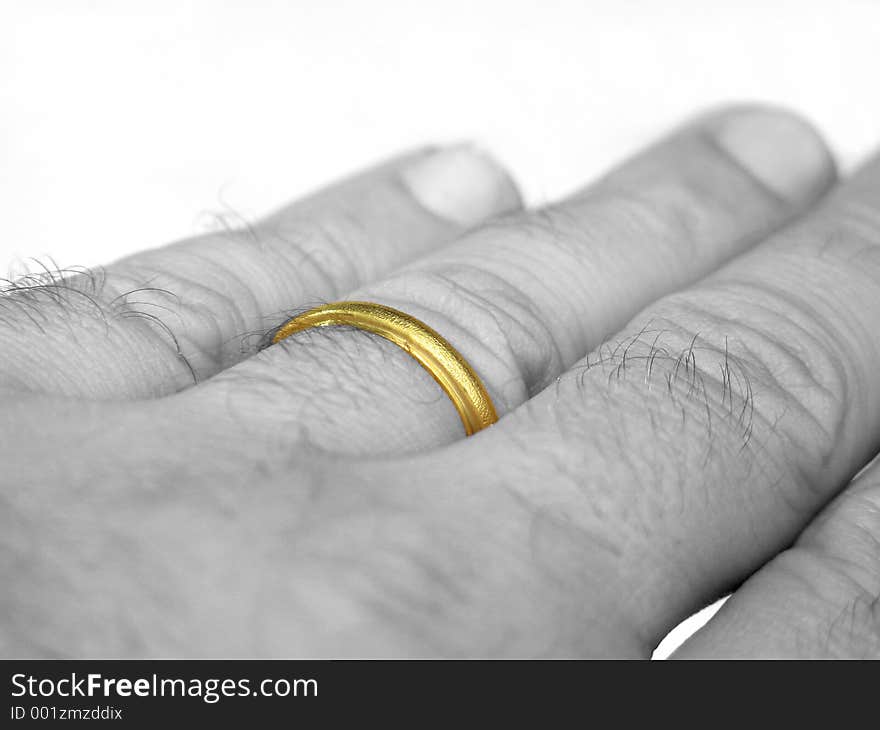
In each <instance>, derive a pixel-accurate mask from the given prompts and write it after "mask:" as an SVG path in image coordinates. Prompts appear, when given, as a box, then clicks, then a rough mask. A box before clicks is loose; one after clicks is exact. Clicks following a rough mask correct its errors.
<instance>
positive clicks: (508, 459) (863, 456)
mask: <svg viewBox="0 0 880 730" xmlns="http://www.w3.org/2000/svg"><path fill="white" fill-rule="evenodd" d="M878 191H880V161H878V160H875V161H874V162H873V163H871V164H869V165H868V166H866V167H865V168H864V169H863V170H862V171H861V172H860V173H858V174H857V175H856V176H855V177H854V178H853V179H852V180H850V181H849V182H847V183H846V184H845V185H843V186H842V187H840V188H839V189H838V190H837V191H836V192H835V194H834V195H833V196H832V197H831V198H830V199H829V200H828V201H827V202H826V203H825V204H823V205H822V206H820V207H819V208H818V209H817V210H816V211H815V212H814V213H812V214H811V215H810V216H808V217H806V218H804V219H802V220H801V221H799V222H798V223H796V224H795V225H793V226H791V227H790V228H789V229H787V230H786V231H784V232H782V233H780V234H779V235H776V236H774V237H773V238H772V239H770V240H768V241H767V242H765V243H763V244H761V245H760V246H758V247H757V248H755V249H754V250H752V251H750V252H749V253H747V254H745V255H743V256H741V257H740V258H738V259H736V260H734V261H732V262H731V263H730V264H728V265H726V266H724V267H722V268H721V269H720V270H719V271H717V272H715V273H714V274H713V275H711V276H709V277H707V278H706V279H704V280H703V281H702V282H700V283H699V284H698V285H696V286H693V287H691V288H689V289H687V290H683V291H681V292H678V293H676V294H673V295H671V296H668V297H666V298H664V299H662V300H660V301H658V302H657V303H655V304H654V305H652V306H651V307H649V308H648V309H647V310H645V311H644V312H642V313H641V314H640V315H639V316H638V317H637V318H636V319H635V320H633V322H632V323H631V324H630V325H629V326H627V328H625V330H624V331H623V333H621V334H620V335H618V336H615V337H614V338H613V339H612V341H611V343H612V344H611V345H610V346H606V347H602V348H599V349H598V350H597V351H596V352H595V353H593V354H592V355H591V357H589V358H588V359H586V360H585V361H583V362H582V363H580V364H579V365H578V366H577V367H575V368H573V369H572V370H571V371H569V372H568V373H567V374H566V375H565V376H564V377H563V378H561V379H560V381H559V382H558V383H557V384H555V385H554V386H553V387H551V388H548V389H547V390H545V391H544V392H543V393H541V394H540V395H539V396H537V397H536V398H534V399H533V400H532V401H530V402H529V404H528V406H527V408H524V409H522V410H521V411H519V412H518V413H516V414H514V415H513V416H512V417H511V418H510V419H507V421H506V422H502V423H499V424H498V425H497V426H496V427H495V428H493V429H491V430H490V431H489V432H487V433H486V434H485V437H484V438H479V437H480V436H482V435H483V434H479V435H478V437H477V438H476V439H472V440H471V441H473V442H474V443H472V444H464V445H462V447H461V450H460V451H456V452H454V453H453V454H450V455H449V457H450V458H451V459H452V460H453V461H454V462H456V463H462V464H470V463H473V460H474V459H477V458H487V459H489V460H493V459H494V461H495V463H497V464H503V465H504V466H503V468H502V469H501V474H500V475H499V477H498V478H499V479H502V480H507V481H508V482H509V483H511V484H514V485H515V486H516V488H517V489H518V490H521V493H522V497H523V499H524V500H527V501H529V502H531V503H533V505H534V508H535V509H536V510H539V509H544V508H546V509H548V510H551V511H553V512H554V513H561V514H563V515H565V518H566V519H570V520H574V521H576V522H577V524H579V525H580V526H581V529H582V531H583V533H584V534H585V535H591V536H595V540H596V550H595V554H594V558H593V561H591V562H590V564H589V565H586V566H584V570H585V571H587V575H589V576H590V581H591V585H594V586H595V588H596V591H597V593H598V594H600V595H602V596H604V597H605V598H606V600H607V601H608V603H607V607H608V610H617V611H622V612H624V615H626V616H628V620H629V622H630V625H631V628H632V631H633V632H634V634H635V635H636V636H637V637H638V638H639V641H641V642H644V645H643V647H642V648H643V649H645V650H650V649H652V648H653V646H654V645H655V644H654V642H658V641H659V640H660V639H661V638H662V637H663V636H664V635H665V634H666V632H667V631H668V630H669V629H670V628H672V627H673V626H674V625H675V624H676V623H678V622H679V621H680V620H681V619H683V618H684V617H685V616H687V615H689V614H690V613H692V612H693V611H694V610H696V609H697V608H698V607H699V606H701V605H705V604H706V603H707V602H709V601H710V600H712V599H714V598H715V597H717V596H720V595H724V594H725V593H727V592H729V591H730V590H731V589H732V588H733V587H734V586H735V585H736V584H737V583H739V582H740V581H742V580H743V579H744V578H745V577H746V576H747V575H749V574H750V573H751V572H753V571H754V570H755V569H757V568H758V567H759V566H760V565H762V564H763V563H764V562H765V561H766V560H768V559H770V558H771V557H772V556H773V555H775V554H776V553H777V552H778V551H780V550H782V549H784V548H785V547H786V546H787V545H789V544H790V543H791V541H792V540H793V539H794V537H795V535H796V534H797V532H799V531H800V530H801V529H802V528H803V527H804V525H805V524H806V523H807V521H808V520H809V519H810V517H811V516H812V515H813V514H814V513H815V511H816V510H817V509H819V508H820V507H821V505H822V504H823V503H824V502H825V501H827V500H828V499H829V498H830V497H831V496H832V495H833V494H834V493H835V492H836V491H837V490H839V489H840V488H841V487H842V486H843V485H844V484H846V482H847V481H848V480H849V479H850V478H851V477H852V476H853V475H854V473H855V472H856V471H858V469H859V468H860V467H861V466H862V465H864V464H865V463H866V462H867V460H868V459H869V458H871V457H872V456H873V454H875V453H876V452H877V450H878V448H880V369H878V367H877V363H878V361H880V337H878V334H877V321H878V319H880V195H878ZM512 442H513V443H515V444H517V445H518V446H519V451H517V452H515V453H514V452H513V451H512V450H511V448H510V445H511V443H512ZM422 468H424V469H430V468H431V467H430V466H423V467H422ZM551 475H552V476H551ZM601 546H606V547H601ZM608 546H610V547H608Z"/></svg>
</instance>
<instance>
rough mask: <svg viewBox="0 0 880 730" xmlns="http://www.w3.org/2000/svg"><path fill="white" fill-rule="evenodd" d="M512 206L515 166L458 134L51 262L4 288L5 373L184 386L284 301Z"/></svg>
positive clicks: (41, 379)
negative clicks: (266, 210) (234, 215)
mask: <svg viewBox="0 0 880 730" xmlns="http://www.w3.org/2000/svg"><path fill="white" fill-rule="evenodd" d="M518 206H519V197H518V193H517V192H516V189H515V187H514V185H513V183H512V182H511V180H510V178H509V177H508V176H507V174H506V173H505V172H504V171H502V170H501V168H500V167H498V165H497V164H496V163H495V162H493V161H492V160H490V159H489V158H487V157H486V156H484V155H482V154H480V153H478V152H476V151H475V150H473V149H472V148H470V147H465V146H459V147H452V148H448V149H441V150H433V151H422V152H417V153H414V154H410V155H407V156H404V157H401V158H398V159H395V160H393V161H391V162H389V163H387V164H385V165H383V166H381V167H378V168H376V169H373V170H369V171H367V172H364V173H362V174H360V175H358V176H356V177H354V178H352V179H350V180H346V181H343V182H341V183H338V184H336V185H333V186H331V187H329V188H327V189H326V190H323V191H321V192H319V193H317V194H315V195H312V196H311V197H308V198H306V199H304V200H301V201H299V202H297V203H294V204H292V205H290V206H288V207H286V208H284V209H283V210H281V211H279V212H278V213H275V214H274V215H270V216H269V217H267V218H265V219H263V220H262V221H260V222H259V223H257V224H255V225H253V226H245V227H243V228H240V229H236V230H230V231H226V232H221V233H210V234H207V235H203V236H199V237H197V238H194V239H189V240H186V241H183V242H180V243H175V244H172V245H170V246H165V247H163V248H158V249H155V250H151V251H146V252H142V253H139V254H136V255H134V256H131V257H129V258H126V259H123V260H122V261H119V262H117V263H115V264H112V265H111V266H109V267H107V269H106V270H104V271H100V272H92V273H90V274H83V275H79V276H72V277H67V278H64V276H63V275H64V272H60V273H55V272H46V273H47V275H48V276H43V277H38V278H37V280H36V281H31V282H24V286H22V285H21V284H19V285H18V286H15V287H13V288H12V291H10V292H8V293H7V296H6V297H5V299H4V300H3V302H2V303H3V304H5V305H6V306H4V307H3V309H2V314H3V315H4V319H5V320H6V323H7V326H6V327H0V350H3V351H4V358H3V361H2V371H3V372H4V374H5V382H6V383H8V384H10V385H13V386H15V387H19V388H25V389H29V390H41V391H53V392H62V393H65V394H68V395H85V396H94V397H100V398H111V397H113V398H118V397H147V396H155V395H160V394H164V393H168V392H173V391H175V390H179V389H180V388H183V387H185V386H186V385H187V384H189V385H191V384H192V383H193V381H194V380H195V381H198V380H202V379H204V378H206V377H208V376H210V375H212V374H214V373H215V372H217V371H219V370H221V369H223V368H225V367H228V366H229V365H231V364H233V363H235V362H237V361H239V360H241V359H242V358H243V357H245V356H246V355H247V354H249V353H251V352H253V351H254V350H255V348H256V345H257V343H258V342H259V339H260V334H262V333H264V332H265V331H266V330H267V329H268V328H270V327H271V326H273V324H274V323H276V322H277V320H278V318H279V317H281V316H283V314H282V313H283V312H284V311H287V310H288V309H289V307H290V304H291V302H304V301H320V300H324V299H328V298H334V297H337V296H338V295H339V294H340V293H341V292H343V291H347V290H349V289H351V288H352V287H355V286H358V285H359V284H362V283H364V282H367V281H370V280H371V279H373V278H376V277H378V276H380V275H382V274H384V273H385V272H387V271H388V270H390V269H391V268H393V267H395V266H397V265H400V264H402V263H404V262H406V261H407V260H409V259H411V258H413V257H416V256H419V255H420V254H423V253H424V252H426V251H429V250H431V249H434V248H436V247H437V246H438V245H440V244H441V243H443V242H446V241H448V240H450V239H452V238H453V237H454V236H455V235H457V234H459V233H461V231H463V230H464V229H466V228H467V227H469V226H471V225H473V224H475V223H477V222H479V221H480V220H482V219H484V218H486V217H488V216H491V215H493V214H496V213H500V212H504V211H508V210H511V209H513V208H516V207H518ZM33 284H37V286H33Z"/></svg>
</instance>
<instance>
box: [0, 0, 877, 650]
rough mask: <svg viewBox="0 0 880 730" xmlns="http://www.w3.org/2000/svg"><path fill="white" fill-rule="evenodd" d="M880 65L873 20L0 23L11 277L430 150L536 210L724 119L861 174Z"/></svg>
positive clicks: (224, 16)
mask: <svg viewBox="0 0 880 730" xmlns="http://www.w3.org/2000/svg"><path fill="white" fill-rule="evenodd" d="M878 57H880V2H878V1H876V0H875V1H873V2H872V1H870V0H864V1H861V2H857V1H855V0H850V1H848V2H847V1H844V0H837V1H836V2H824V3H820V2H809V1H808V0H799V1H798V2H781V1H778V2H768V1H764V2H758V1H757V0H740V1H739V2H733V0H728V1H727V2H708V1H705V0H704V1H703V2H697V1H696V0H691V1H688V0H677V1H674V0H669V1H667V2H657V3H653V2H644V1H643V2H636V1H635V0H616V1H615V2H584V1H581V2H575V1H570V2H568V1H565V2H564V1H561V0H543V2H518V1H516V0H498V1H492V2H488V1H487V2H479V0H470V2H461V3H460V2H454V1H453V0H444V1H443V2H424V1H422V2H410V3H404V2H392V1H391V0H385V1H384V2H372V3H370V2H354V1H351V2H344V1H342V0H321V1H319V0H311V1H309V0H299V2H296V1H291V2H272V1H270V0H261V1H258V0H251V1H250V2H243V1H241V0H238V1H232V0H227V1H226V2H183V1H182V0H176V1H175V2H161V1H159V0H152V1H151V2H124V1H121V0H120V1H116V2H110V1H109V0H93V1H88V0H63V1H62V0H56V1H55V2H50V1H48V0H42V1H34V0H19V1H17V2H16V1H15V0H0V216H2V218H0V220H2V225H0V268H2V267H3V266H4V265H5V264H7V263H9V264H10V265H12V264H14V261H15V260H16V259H24V258H26V257H30V256H38V257H39V256H45V255H52V256H53V257H54V259H55V260H56V261H57V262H58V264H59V265H62V266H69V265H94V264H100V263H104V262H106V261H109V260H112V259H114V258H117V257H119V256H121V255H123V254H126V253H130V252H132V251H134V250H137V249H140V248H144V247H148V246H154V245H157V244H160V243H162V242H166V241H169V240H171V239H175V238H180V237H183V236H186V235H189V234H192V233H195V232H198V231H202V230H205V229H206V228H207V227H210V226H213V225H216V220H215V218H214V216H215V215H216V214H221V215H224V216H232V217H235V216H238V215H243V216H245V217H246V218H252V217H254V216H256V215H258V214H260V213H261V212H264V211H266V210H268V209H271V208H274V207H276V206H277V205H279V204H281V203H283V202H284V201H285V200H287V199H289V198H291V197H293V196H296V195H297V194H300V193H303V192H306V191H308V190H309V189H310V188H313V187H315V186H316V185H318V184H320V183H323V182H326V181H328V180H330V179H332V178H334V177H337V176H340V175H343V174H345V173H346V172H347V171H349V170H351V169H353V168H356V167H358V166H361V165H365V164H367V163H369V162H370V161H373V160H376V159H378V158H381V157H383V156H385V155H388V154H391V153H393V152H395V151H397V150H399V149H400V148H403V147H407V146H411V145H419V144H422V143H426V142H448V141H457V140H462V139H470V140H475V141H477V142H478V143H481V144H482V145H484V146H486V147H487V148H489V149H490V150H492V151H493V152H494V153H495V155H496V156H498V157H499V158H500V159H501V160H503V161H504V162H505V163H506V164H507V165H508V166H509V167H510V169H511V170H512V171H513V172H514V174H515V175H516V177H517V178H518V180H519V181H520V183H521V185H522V188H523V190H524V191H525V193H526V196H527V198H528V201H529V202H530V203H533V204H534V203H540V202H542V201H545V200H547V199H550V198H553V197H555V196H557V195H559V194H561V193H564V192H565V191H567V190H568V189H570V188H572V187H574V186H576V185H578V184H579V183H581V182H583V181H585V180H586V179H587V178H589V177H591V176H593V175H595V174H596V173H598V172H600V171H601V170H602V169H603V168H604V167H606V166H607V165H609V164H610V163H612V162H613V161H614V160H616V159H618V158H619V157H621V156H623V155H625V154H628V153H629V152H631V151H632V150H633V148H634V147H636V146H638V145H641V144H644V143H645V142H647V141H648V140H649V139H650V138H651V137H652V136H654V135H656V134H657V133H659V132H660V131H662V130H663V129H664V128H666V127H668V126H669V125H671V124H673V123H674V122H676V121H678V120H679V119H680V118H682V117H683V116H687V115H689V114H692V113H693V112H694V111H696V110H697V109H699V108H701V107H703V106H705V105H709V104H714V103H719V102H724V101H729V100H744V99H745V100H765V101H772V102H775V103H781V104H786V105H790V106H792V107H794V108H796V109H798V110H800V111H802V112H804V113H806V114H807V115H808V116H810V117H811V118H812V119H813V120H814V121H815V122H816V123H817V124H818V126H819V128H820V129H821V130H822V131H824V133H825V134H826V136H827V137H828V139H829V140H830V142H831V143H832V146H833V147H834V149H835V150H836V152H837V154H838V158H839V160H840V162H841V164H842V166H843V168H844V169H850V168H851V167H852V166H853V165H854V164H856V163H857V162H858V161H859V160H860V159H862V158H863V157H864V156H865V155H866V154H867V153H868V151H869V150H870V149H871V147H872V146H873V145H874V144H875V143H876V142H877V141H878V140H880V84H878V72H880V63H878V60H880V58H878ZM13 268H14V269H20V264H15V265H14V266H13ZM0 273H3V272H2V271H0ZM704 617H705V614H704ZM694 623H695V622H694V621H692V622H690V624H689V625H688V626H686V627H684V628H682V629H680V630H679V631H677V632H676V633H675V636H673V637H672V638H671V639H669V640H668V641H667V642H665V643H664V645H663V647H662V649H661V651H660V654H665V653H666V652H667V651H668V650H669V648H670V647H671V646H673V645H674V644H675V642H676V641H678V640H680V638H681V636H683V635H684V634H685V633H686V631H687V630H688V629H689V628H691V627H692V626H693V625H694Z"/></svg>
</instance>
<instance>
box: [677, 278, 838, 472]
mask: <svg viewBox="0 0 880 730" xmlns="http://www.w3.org/2000/svg"><path fill="white" fill-rule="evenodd" d="M663 316H664V321H670V320H671V321H673V322H676V323H677V324H678V326H679V327H682V326H683V330H681V331H682V332H683V334H684V335H685V336H690V337H694V338H696V340H697V343H698V345H699V351H700V354H701V355H702V356H704V357H705V356H708V357H709V358H710V360H711V359H714V360H715V361H716V363H715V364H714V365H713V366H712V367H711V370H710V373H711V374H713V375H714V374H715V373H717V374H718V376H719V377H722V383H721V385H722V386H724V382H723V379H724V378H723V376H724V373H725V371H726V368H727V365H729V363H730V362H731V360H732V359H735V361H736V362H737V363H738V366H739V367H740V368H741V370H742V371H743V373H744V374H745V376H746V377H747V378H748V382H749V391H750V393H749V396H750V398H751V403H750V406H749V408H750V411H751V412H752V413H753V415H754V416H755V418H756V419H759V420H760V422H761V423H762V425H763V426H764V429H763V430H764V431H765V433H766V434H768V435H770V434H772V435H774V436H776V437H780V438H782V439H784V441H785V442H786V443H787V444H788V445H789V446H791V447H792V448H793V449H794V450H795V454H796V456H797V458H798V460H802V459H803V458H809V459H811V463H812V459H815V458H816V457H817V456H818V458H819V460H820V461H824V460H826V459H827V458H829V457H830V455H829V450H830V449H831V447H832V445H833V443H834V442H835V441H836V436H837V434H838V433H839V432H840V430H841V429H842V428H843V427H844V421H845V415H846V411H847V404H848V403H849V400H850V393H851V390H852V380H853V378H854V377H855V376H854V374H853V372H852V370H851V368H849V367H848V366H847V358H846V357H845V354H844V353H845V352H846V345H845V343H844V342H842V340H841V334H840V331H839V329H838V328H836V327H835V326H834V325H833V324H832V323H831V322H830V321H829V320H828V319H827V318H826V317H825V316H823V314H822V313H821V311H820V309H819V308H818V307H816V306H815V305H814V304H813V303H811V302H810V301H808V300H806V299H804V298H802V297H799V296H796V295H794V294H792V293H789V292H786V291H783V290H782V289H779V288H777V287H774V286H770V285H767V284H764V283H762V282H760V281H759V280H757V279H755V280H749V281H746V280H735V281H734V280H727V281H725V282H724V283H721V284H716V285H715V286H714V287H713V289H712V290H711V291H705V290H704V292H698V293H697V294H696V296H693V295H688V296H687V297H672V298H670V299H668V300H667V301H666V303H665V304H664V306H663ZM679 337H681V335H679ZM719 358H723V362H722V363H720V364H721V365H722V367H718V364H719V363H718V362H717V361H718V359H719ZM728 380H729V378H728ZM731 385H732V383H730V382H728V383H727V389H728V390H729V389H730V387H731ZM723 391H724V388H723V387H722V394H723Z"/></svg>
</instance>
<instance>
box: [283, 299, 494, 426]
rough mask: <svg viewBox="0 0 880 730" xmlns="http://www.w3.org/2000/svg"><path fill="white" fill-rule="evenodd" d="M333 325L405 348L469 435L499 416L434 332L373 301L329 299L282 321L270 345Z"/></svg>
mask: <svg viewBox="0 0 880 730" xmlns="http://www.w3.org/2000/svg"><path fill="white" fill-rule="evenodd" d="M333 325H347V326H349V327H356V328H357V329H361V330H366V331H367V332H372V333H373V334H376V335H379V336H380V337H384V338H385V339H386V340H390V341H391V342H393V343H394V344H395V345H397V346H398V347H400V348H401V349H403V350H404V351H406V352H407V353H409V354H410V355H411V356H412V357H413V358H415V359H416V360H417V361H418V362H419V364H420V365H421V366H422V367H423V368H425V370H427V371H428V372H429V373H430V374H431V377H433V378H434V380H436V381H437V383H438V384H439V385H440V387H441V388H443V391H444V392H445V393H446V395H448V396H449V399H450V400H451V401H452V404H453V405H454V406H455V408H456V410H457V411H458V415H459V416H461V422H462V423H463V424H464V430H465V432H466V433H467V435H468V436H470V435H471V434H473V433H476V432H477V431H479V430H481V429H484V428H486V426H491V425H492V424H493V423H495V421H497V420H498V415H497V414H496V413H495V406H493V405H492V400H491V398H489V394H488V393H487V392H486V388H485V387H484V386H483V383H482V381H481V380H480V378H479V377H478V376H477V374H476V373H475V372H474V370H473V368H471V366H470V365H468V362H467V360H465V359H464V358H463V357H462V356H461V354H459V352H458V350H456V349H455V348H454V347H453V346H452V345H450V344H449V343H448V342H447V341H446V340H445V339H443V338H442V337H441V336H440V335H439V334H438V333H437V332H435V331H434V330H433V329H431V328H430V327H428V325H426V324H425V323H424V322H421V321H419V320H418V319H416V318H415V317H411V316H410V315H408V314H406V312H401V311H399V310H397V309H392V308H391V307H386V306H384V305H382V304H374V303H373V302H333V303H331V304H325V305H323V306H321V307H315V308H314V309H310V310H309V311H308V312H305V313H303V314H300V315H298V316H296V317H294V318H293V319H291V320H289V321H288V322H286V323H285V324H284V325H283V326H282V327H281V328H280V329H279V330H278V331H277V332H276V333H275V336H274V337H273V338H272V344H275V343H277V342H281V340H283V339H284V338H286V337H290V336H291V335H293V334H296V333H297V332H302V331H303V330H307V329H310V328H312V327H329V326H333Z"/></svg>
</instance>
